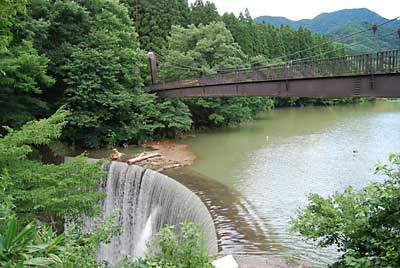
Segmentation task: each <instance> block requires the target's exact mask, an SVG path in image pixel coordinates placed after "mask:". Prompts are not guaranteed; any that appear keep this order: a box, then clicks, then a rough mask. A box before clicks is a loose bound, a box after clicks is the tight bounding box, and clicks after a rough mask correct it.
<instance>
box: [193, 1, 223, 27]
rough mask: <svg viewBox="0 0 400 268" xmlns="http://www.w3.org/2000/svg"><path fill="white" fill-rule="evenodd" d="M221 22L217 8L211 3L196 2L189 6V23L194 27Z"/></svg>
mask: <svg viewBox="0 0 400 268" xmlns="http://www.w3.org/2000/svg"><path fill="white" fill-rule="evenodd" d="M217 21H221V17H220V15H219V14H218V11H217V7H216V6H215V4H214V3H213V2H210V1H206V2H205V3H204V2H203V0H196V1H194V3H193V4H191V5H190V23H191V24H194V25H196V26H198V25H200V24H203V25H207V24H210V23H212V22H217Z"/></svg>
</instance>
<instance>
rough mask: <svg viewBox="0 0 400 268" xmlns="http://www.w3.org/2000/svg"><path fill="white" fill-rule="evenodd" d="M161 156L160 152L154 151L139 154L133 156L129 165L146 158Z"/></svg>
mask: <svg viewBox="0 0 400 268" xmlns="http://www.w3.org/2000/svg"><path fill="white" fill-rule="evenodd" d="M159 156H161V154H160V153H152V154H148V155H142V154H141V155H139V156H137V157H134V158H131V159H129V160H128V161H127V163H128V165H133V164H135V163H139V162H142V161H144V160H147V159H150V158H154V157H159Z"/></svg>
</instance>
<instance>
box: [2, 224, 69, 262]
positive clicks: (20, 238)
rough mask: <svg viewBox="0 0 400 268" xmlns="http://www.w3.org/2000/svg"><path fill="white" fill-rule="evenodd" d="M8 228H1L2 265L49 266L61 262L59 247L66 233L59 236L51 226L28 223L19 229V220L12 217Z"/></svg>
mask: <svg viewBox="0 0 400 268" xmlns="http://www.w3.org/2000/svg"><path fill="white" fill-rule="evenodd" d="M7 225H8V226H7V228H6V229H4V230H1V229H0V265H1V267H5V268H12V267H17V268H22V267H37V266H42V267H47V266H50V265H52V264H56V263H60V262H61V260H60V258H59V257H58V254H59V253H60V250H61V248H60V247H59V245H60V243H62V241H63V239H64V235H59V236H57V235H56V234H55V233H54V232H53V230H52V229H51V228H48V227H46V226H42V227H40V228H39V229H38V228H37V227H36V226H35V225H34V224H28V225H26V226H25V227H23V228H22V229H21V230H20V231H17V220H16V218H15V217H11V218H10V219H9V220H8V224H7Z"/></svg>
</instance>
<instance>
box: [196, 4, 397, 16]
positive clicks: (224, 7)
mask: <svg viewBox="0 0 400 268" xmlns="http://www.w3.org/2000/svg"><path fill="white" fill-rule="evenodd" d="M194 1H195V0H189V3H193V2H194ZM203 1H206V0H203ZM211 2H214V3H215V5H216V6H217V8H218V11H219V13H220V14H223V13H224V12H233V13H234V14H235V15H238V14H239V12H240V11H244V10H245V8H248V9H249V11H250V14H251V16H252V17H253V18H255V17H258V16H262V15H269V16H283V17H287V18H289V19H292V20H300V19H312V18H314V17H315V16H317V15H319V14H321V13H323V12H333V11H337V10H340V9H347V8H362V7H365V8H368V9H370V10H372V11H374V12H376V13H378V14H379V15H381V16H383V17H385V18H387V19H393V18H395V17H398V16H400V0H211Z"/></svg>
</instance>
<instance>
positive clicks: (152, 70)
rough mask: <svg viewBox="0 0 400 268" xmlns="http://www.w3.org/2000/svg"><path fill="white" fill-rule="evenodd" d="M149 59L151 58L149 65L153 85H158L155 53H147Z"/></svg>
mask: <svg viewBox="0 0 400 268" xmlns="http://www.w3.org/2000/svg"><path fill="white" fill-rule="evenodd" d="M147 57H148V58H149V63H150V73H151V82H152V84H155V83H157V61H156V53H155V52H153V51H149V52H147Z"/></svg>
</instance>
